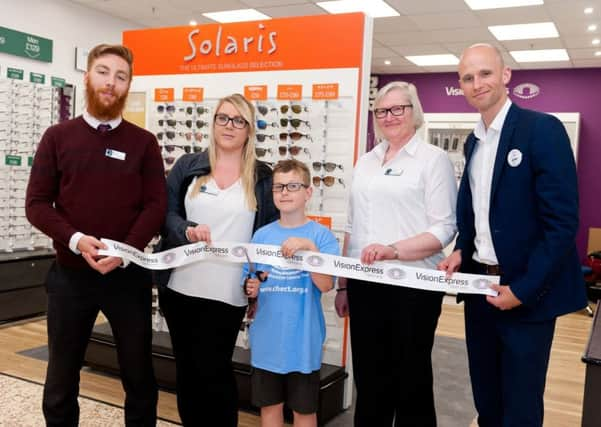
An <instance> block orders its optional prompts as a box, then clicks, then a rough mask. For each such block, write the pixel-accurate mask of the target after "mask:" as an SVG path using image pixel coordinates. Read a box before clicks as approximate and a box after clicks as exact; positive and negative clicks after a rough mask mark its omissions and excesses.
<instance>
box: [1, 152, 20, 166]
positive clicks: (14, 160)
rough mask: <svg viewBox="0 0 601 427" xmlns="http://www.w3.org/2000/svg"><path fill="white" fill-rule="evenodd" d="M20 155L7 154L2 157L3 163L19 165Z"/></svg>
mask: <svg viewBox="0 0 601 427" xmlns="http://www.w3.org/2000/svg"><path fill="white" fill-rule="evenodd" d="M21 162H22V160H21V156H14V155H11V154H8V155H6V156H5V157H4V164H5V165H7V166H21Z"/></svg>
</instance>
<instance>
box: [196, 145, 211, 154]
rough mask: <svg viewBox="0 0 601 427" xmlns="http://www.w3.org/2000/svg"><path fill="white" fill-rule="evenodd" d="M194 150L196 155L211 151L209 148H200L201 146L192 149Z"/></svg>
mask: <svg viewBox="0 0 601 427" xmlns="http://www.w3.org/2000/svg"><path fill="white" fill-rule="evenodd" d="M192 150H193V151H194V152H195V153H204V152H205V151H208V150H209V147H199V146H197V145H195V146H194V147H192Z"/></svg>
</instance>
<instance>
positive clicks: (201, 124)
mask: <svg viewBox="0 0 601 427" xmlns="http://www.w3.org/2000/svg"><path fill="white" fill-rule="evenodd" d="M180 123H183V124H185V125H186V126H187V127H189V128H192V125H193V124H195V125H196V128H197V129H200V128H203V127H205V126H208V125H209V124H208V123H207V122H203V121H202V120H196V121H193V120H186V121H185V122H180Z"/></svg>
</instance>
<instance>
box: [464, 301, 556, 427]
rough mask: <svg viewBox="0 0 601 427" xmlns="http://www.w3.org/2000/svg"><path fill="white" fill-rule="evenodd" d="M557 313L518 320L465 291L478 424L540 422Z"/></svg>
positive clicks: (535, 426) (520, 426) (528, 426)
mask: <svg viewBox="0 0 601 427" xmlns="http://www.w3.org/2000/svg"><path fill="white" fill-rule="evenodd" d="M554 330H555V319H553V320H549V321H545V322H522V321H519V319H516V318H515V317H512V315H511V313H510V312H506V313H504V312H501V311H499V310H498V309H497V308H495V307H493V306H492V305H490V304H489V303H487V302H486V299H485V298H484V297H482V296H479V295H472V296H466V297H465V337H466V343H467V351H468V357H469V368H470V378H471V382H472V391H473V394H474V402H475V405H476V410H477V411H478V425H479V426H480V427H540V426H542V425H543V415H544V405H543V394H544V391H545V379H546V375H547V367H548V364H549V354H550V352H551V342H552V340H553V332H554Z"/></svg>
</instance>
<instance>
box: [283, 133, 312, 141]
mask: <svg viewBox="0 0 601 427" xmlns="http://www.w3.org/2000/svg"><path fill="white" fill-rule="evenodd" d="M288 138H290V139H291V140H292V141H298V140H300V139H301V138H307V139H308V140H309V141H313V138H311V135H308V134H304V133H300V132H289V133H288V132H282V133H281V134H280V141H282V142H285V141H287V140H288Z"/></svg>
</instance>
